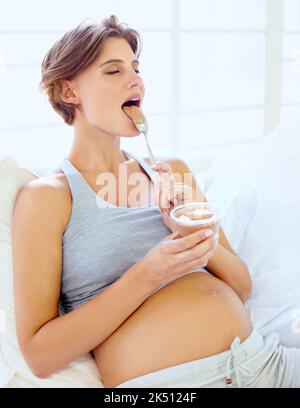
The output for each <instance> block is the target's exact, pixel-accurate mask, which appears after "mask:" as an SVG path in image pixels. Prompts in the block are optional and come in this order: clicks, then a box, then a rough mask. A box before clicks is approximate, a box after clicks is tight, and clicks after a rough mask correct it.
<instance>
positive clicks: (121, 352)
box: [13, 16, 300, 387]
mask: <svg viewBox="0 0 300 408" xmlns="http://www.w3.org/2000/svg"><path fill="white" fill-rule="evenodd" d="M139 53H140V40H139V36H138V33H137V32H136V31H135V30H132V29H130V28H128V27H127V26H125V25H120V24H119V23H118V21H117V19H116V18H115V17H114V16H111V17H110V18H109V19H107V20H104V21H103V22H102V24H100V25H97V24H91V25H86V26H83V25H80V26H78V27H77V28H75V29H74V30H72V31H70V32H68V33H67V34H65V35H64V36H63V38H62V39H60V40H59V41H58V42H57V43H56V44H54V46H53V47H52V48H51V50H50V51H49V52H48V54H47V55H46V57H45V59H44V61H43V64H42V81H41V85H42V89H44V90H45V91H46V93H47V95H48V97H49V101H50V103H51V105H52V107H53V108H54V109H55V111H56V112H57V113H58V114H59V115H61V116H62V117H63V119H64V121H65V122H66V123H67V124H68V125H72V126H73V127H74V141H73V145H72V148H71V151H70V152H69V155H68V158H65V159H64V160H63V162H62V165H61V167H60V168H59V169H56V170H54V171H53V172H52V173H51V174H48V175H46V176H44V177H41V178H40V179H38V180H34V181H32V182H30V183H28V184H26V185H25V186H24V188H22V190H21V191H20V193H19V195H18V199H17V201H16V205H15V209H14V221H13V258H14V280H15V293H14V296H15V307H16V324H17V334H18V340H19V344H20V348H21V351H22V353H23V355H24V358H25V360H26V361H27V363H28V365H29V367H30V368H31V370H32V372H33V373H34V374H35V375H36V376H38V377H40V378H45V377H47V376H49V375H51V374H52V373H54V372H55V371H57V370H59V369H61V368H63V367H65V366H66V365H68V364H69V363H70V362H72V361H74V360H75V359H77V358H78V357H80V356H82V355H84V354H85V353H87V352H89V351H91V352H92V353H93V356H94V358H95V360H96V363H97V366H98V368H99V371H100V374H101V376H102V381H103V383H104V386H105V387H117V386H118V387H139V386H143V387H160V386H170V387H173V386H187V387H193V386H195V387H214V386H217V387H223V386H227V385H233V386H241V385H243V386H249V387H250V386H251V387H256V386H257V387H258V386H270V387H277V386H299V384H300V380H299V372H298V373H296V370H298V366H299V360H300V357H299V351H297V350H287V349H285V348H284V347H282V346H280V345H278V340H277V339H276V338H274V337H273V336H269V337H268V338H266V339H264V338H262V337H261V336H260V335H259V334H258V333H256V332H255V331H254V330H253V327H252V323H251V321H250V319H249V316H248V313H247V311H246V309H245V307H244V305H243V302H244V301H245V300H246V299H247V297H248V296H249V294H250V291H251V280H250V277H249V272H248V269H247V266H246V265H245V264H244V262H243V261H242V260H241V259H239V258H238V256H237V255H236V254H235V253H234V251H233V250H232V248H231V246H230V244H229V243H228V241H227V239H226V237H225V235H224V233H223V231H222V229H220V230H219V242H217V238H218V237H216V236H214V235H213V236H208V235H205V234H204V232H205V231H200V232H196V233H193V234H191V235H189V236H187V237H180V236H179V234H178V233H177V232H176V228H175V227H174V225H173V224H172V222H171V220H170V217H169V211H170V208H169V207H170V206H167V205H166V201H162V200H159V201H157V197H161V196H163V197H165V194H164V192H165V184H163V185H159V194H160V195H159V196H157V194H156V192H157V183H156V184H155V183H154V182H152V181H151V176H152V169H151V168H150V166H149V162H147V161H145V160H142V159H140V158H137V157H135V156H133V155H131V154H129V153H127V152H125V151H122V150H121V149H120V135H122V136H123V137H134V136H137V135H138V134H139V132H138V131H137V130H136V128H135V126H134V124H133V122H132V120H131V119H130V118H129V117H128V116H127V115H126V114H125V113H124V111H123V110H122V106H123V104H124V102H126V101H128V100H129V99H131V103H134V104H139V106H141V104H142V100H143V98H144V85H143V81H142V78H141V76H140V75H139V70H138V68H139V62H138V57H139ZM157 63H160V64H161V62H159V61H158V62H157ZM133 99H134V101H133ZM127 103H128V102H127ZM156 169H157V170H158V171H159V172H160V173H161V175H162V178H163V179H164V180H168V178H172V176H173V177H174V178H175V179H176V178H177V177H178V175H181V176H183V175H185V174H186V173H189V170H188V168H187V167H186V166H185V164H184V163H183V162H181V161H180V160H175V159H173V160H170V161H166V163H165V164H164V163H158V165H157V167H156ZM124 174H125V177H124ZM132 176H133V178H135V179H138V178H140V179H141V178H142V179H143V182H142V183H140V186H139V187H140V188H139V195H138V194H134V193H136V191H135V189H134V188H133V185H132ZM104 181H105V182H106V184H105V183H104ZM99 184H101V185H102V184H104V185H105V186H104V188H102V189H101V190H100V191H98V190H99V187H97V186H99ZM189 187H190V188H192V189H193V190H194V196H193V197H192V198H193V199H196V200H204V196H203V194H202V192H201V191H200V190H199V188H197V186H196V184H195V181H194V179H192V181H191V183H190V186H189ZM124 191H125V192H124ZM169 193H170V194H169V196H167V197H168V200H167V201H169V203H171V205H173V206H174V205H176V204H178V202H179V201H180V192H179V193H178V191H175V190H174V189H173V191H171V192H170V191H169ZM138 196H139V198H137V197H138ZM107 197H108V198H107ZM154 200H156V202H158V205H159V207H158V206H157V205H155V204H154ZM181 200H183V201H186V200H185V196H183V197H182V196H181ZM54 203H55V204H54ZM170 230H171V231H172V233H171V234H170ZM24 237H26V239H24ZM204 267H206V270H207V271H208V272H207V271H206V270H205V269H204ZM60 304H61V306H62V307H63V309H64V311H65V312H66V313H65V314H63V315H60V314H59V305H60ZM283 373H285V376H283ZM287 374H288V375H287Z"/></svg>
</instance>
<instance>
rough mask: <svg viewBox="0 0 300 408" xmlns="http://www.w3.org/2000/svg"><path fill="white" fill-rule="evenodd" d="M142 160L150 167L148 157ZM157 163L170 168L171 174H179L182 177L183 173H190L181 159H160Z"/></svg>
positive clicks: (168, 157)
mask: <svg viewBox="0 0 300 408" xmlns="http://www.w3.org/2000/svg"><path fill="white" fill-rule="evenodd" d="M144 160H145V162H146V163H147V164H149V165H151V159H150V158H149V157H145V158H144ZM159 161H162V162H164V163H168V164H169V165H170V166H171V169H172V172H173V173H180V174H182V175H184V174H185V173H191V170H190V168H189V167H188V165H187V164H186V162H185V161H183V160H182V159H179V158H178V157H170V156H167V157H160V158H159Z"/></svg>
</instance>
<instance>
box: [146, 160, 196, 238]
mask: <svg viewBox="0 0 300 408" xmlns="http://www.w3.org/2000/svg"><path fill="white" fill-rule="evenodd" d="M152 169H153V170H155V171H157V173H158V175H159V178H157V180H156V181H155V197H154V202H155V204H156V205H157V206H158V207H159V209H160V212H161V214H162V218H163V220H164V223H165V224H166V225H167V227H168V228H169V229H171V231H174V228H175V224H174V222H172V220H171V218H170V212H171V211H172V209H173V208H174V207H176V206H178V205H181V204H185V203H189V202H192V201H193V189H192V187H191V186H189V185H188V184H185V183H182V182H176V180H175V177H174V174H173V172H172V168H171V166H170V165H169V164H168V163H165V162H162V161H158V162H156V163H155V165H153V166H152Z"/></svg>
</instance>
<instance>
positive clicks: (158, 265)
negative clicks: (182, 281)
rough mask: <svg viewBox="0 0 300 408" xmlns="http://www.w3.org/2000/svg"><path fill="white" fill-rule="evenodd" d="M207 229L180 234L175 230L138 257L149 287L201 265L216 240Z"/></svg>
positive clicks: (173, 278) (201, 266)
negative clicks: (143, 255) (142, 255)
mask: <svg viewBox="0 0 300 408" xmlns="http://www.w3.org/2000/svg"><path fill="white" fill-rule="evenodd" d="M206 233H209V234H211V233H212V231H211V230H209V229H203V230H200V231H196V232H194V233H192V234H190V235H187V236H185V237H180V234H179V232H178V231H175V232H173V233H172V234H171V235H168V236H167V237H166V238H164V239H163V240H162V241H160V242H159V243H158V244H156V245H155V246H154V247H153V248H152V249H151V250H150V251H149V252H148V253H147V254H146V256H145V257H144V258H143V259H142V260H141V264H142V270H143V271H144V273H145V277H146V279H147V280H149V282H150V284H151V286H154V288H158V287H160V286H162V285H164V284H166V283H169V282H171V281H173V280H175V279H177V278H179V277H180V276H183V275H186V274H188V273H189V272H191V271H193V270H194V269H197V268H204V267H205V266H206V265H207V263H208V261H209V259H210V258H211V257H212V256H213V254H214V252H215V249H216V247H217V245H218V241H217V239H216V234H215V235H210V236H209V235H206Z"/></svg>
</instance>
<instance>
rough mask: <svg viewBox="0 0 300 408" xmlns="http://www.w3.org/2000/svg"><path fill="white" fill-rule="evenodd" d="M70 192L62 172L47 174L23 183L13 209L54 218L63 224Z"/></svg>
mask: <svg viewBox="0 0 300 408" xmlns="http://www.w3.org/2000/svg"><path fill="white" fill-rule="evenodd" d="M71 200H72V199H71V194H70V191H69V189H68V183H67V181H66V178H65V176H64V174H59V173H55V174H49V175H45V176H42V177H39V178H36V179H33V180H31V181H30V182H28V183H26V184H24V185H23V186H22V187H21V188H20V189H19V191H18V194H17V197H16V200H15V206H14V211H18V212H20V213H21V214H30V213H31V214H32V215H33V214H36V215H37V217H38V216H43V217H48V216H49V217H50V218H49V220H50V219H51V222H52V221H54V219H55V218H56V217H57V218H56V219H57V221H58V222H59V223H62V225H63V226H65V223H66V220H67V218H68V215H69V213H70V207H71ZM53 217H54V218H53Z"/></svg>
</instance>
